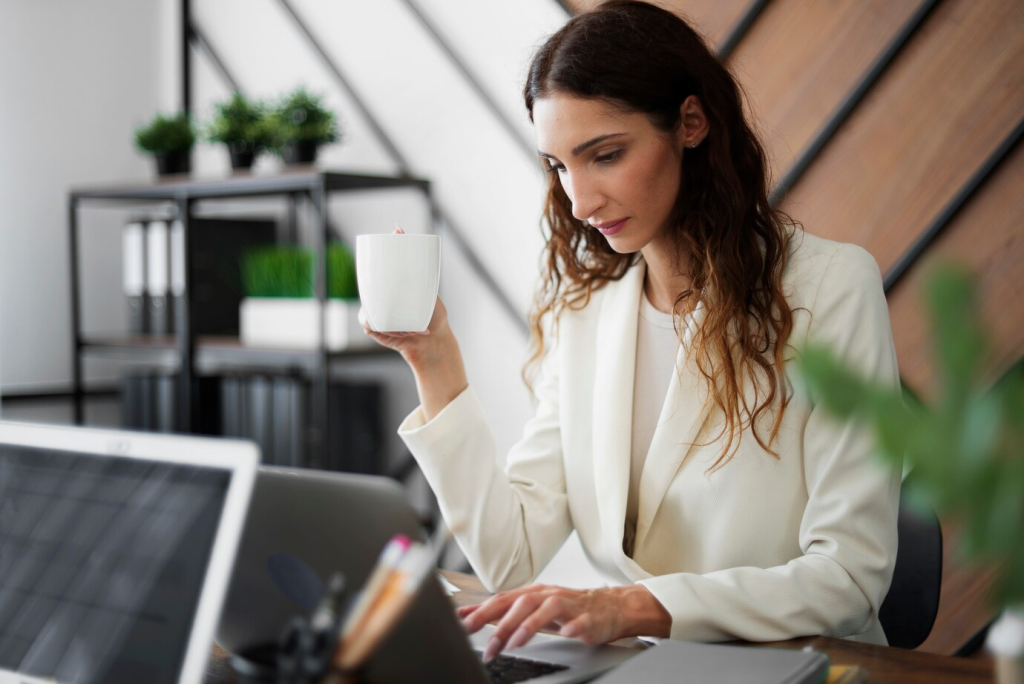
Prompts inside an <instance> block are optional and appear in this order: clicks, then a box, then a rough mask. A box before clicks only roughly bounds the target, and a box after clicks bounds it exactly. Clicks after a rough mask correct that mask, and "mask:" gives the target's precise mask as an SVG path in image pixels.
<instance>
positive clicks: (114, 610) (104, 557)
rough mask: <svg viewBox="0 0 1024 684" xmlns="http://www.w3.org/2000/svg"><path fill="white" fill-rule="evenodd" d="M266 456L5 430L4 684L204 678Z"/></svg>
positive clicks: (234, 446) (194, 442)
mask: <svg viewBox="0 0 1024 684" xmlns="http://www.w3.org/2000/svg"><path fill="white" fill-rule="evenodd" d="M258 461H259V455H258V452H257V450H256V448H255V447H254V446H253V445H252V444H248V443H243V442H231V441H227V440H214V439H200V438H193V437H171V436H164V435H151V434H142V433H131V432H121V431H113V430H94V429H85V428H69V427H52V426H44V425H21V424H14V423H2V422H0V684H6V683H8V682H10V683H14V682H17V683H18V684H41V683H42V682H47V683H51V684H52V682H55V681H56V682H76V683H77V682H82V683H88V682H104V683H106V684H121V683H125V684H127V683H129V682H130V683H132V684H136V683H137V682H147V683H155V684H164V683H167V684H173V683H179V684H191V683H193V682H200V681H202V677H203V674H204V670H205V668H206V661H207V658H208V657H209V655H210V646H211V644H212V642H213V633H214V629H215V627H216V624H217V618H218V616H219V614H220V609H221V606H222V604H223V599H224V594H225V589H226V587H227V582H228V579H229V577H230V573H231V565H232V562H233V560H234V557H235V552H236V550H237V546H238V541H239V536H240V534H241V530H242V525H243V523H244V520H245V512H246V507H247V506H248V503H249V498H250V495H251V493H252V486H253V481H254V479H255V473H256V466H257V464H258Z"/></svg>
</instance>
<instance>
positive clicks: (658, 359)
mask: <svg viewBox="0 0 1024 684" xmlns="http://www.w3.org/2000/svg"><path fill="white" fill-rule="evenodd" d="M674 318H675V317H674V316H673V315H672V314H670V313H663V312H661V311H658V310H657V309H655V308H654V305H653V304H651V301H650V300H649V299H647V293H646V292H643V293H642V294H641V295H640V315H639V316H638V317H637V331H636V374H635V376H634V378H633V450H632V457H631V460H630V465H629V494H628V496H627V498H626V529H625V531H624V533H623V537H622V550H623V552H624V553H625V554H626V555H627V556H629V557H630V558H632V557H633V542H634V541H635V539H636V519H637V514H638V512H639V510H640V475H641V473H643V470H644V461H645V460H647V452H648V450H649V449H650V448H651V439H652V438H653V437H654V429H655V428H656V427H657V426H658V416H660V415H661V407H662V406H664V405H665V398H666V393H667V392H668V387H669V381H670V380H671V379H672V373H673V372H675V368H676V355H677V353H678V351H679V337H678V335H677V333H676V329H675V325H674V323H673V319H674Z"/></svg>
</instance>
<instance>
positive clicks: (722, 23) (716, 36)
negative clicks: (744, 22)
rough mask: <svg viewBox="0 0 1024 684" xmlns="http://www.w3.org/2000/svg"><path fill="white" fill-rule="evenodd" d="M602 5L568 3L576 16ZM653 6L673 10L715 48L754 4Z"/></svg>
mask: <svg viewBox="0 0 1024 684" xmlns="http://www.w3.org/2000/svg"><path fill="white" fill-rule="evenodd" d="M600 4H601V0H569V6H570V7H572V8H573V10H575V11H576V12H585V11H586V10H588V9H592V8H594V7H597V6H598V5H600ZM651 4H652V5H658V6H659V7H664V8H665V9H668V10H672V11H673V12H675V13H676V14H679V15H680V16H683V17H685V18H686V19H688V20H690V21H691V22H693V24H694V27H695V28H696V29H697V30H698V31H700V32H701V33H702V34H703V35H704V37H705V38H707V39H708V41H709V42H710V44H711V46H712V47H714V46H715V45H718V44H719V43H721V41H722V39H723V38H724V37H725V35H726V34H727V33H728V32H729V29H730V28H731V27H733V26H735V25H736V22H737V21H739V19H740V17H742V16H743V13H744V12H745V11H746V10H747V9H748V8H749V7H750V6H751V4H753V3H752V0H653V1H652V2H651Z"/></svg>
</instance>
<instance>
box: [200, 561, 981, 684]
mask: <svg viewBox="0 0 1024 684" xmlns="http://www.w3.org/2000/svg"><path fill="white" fill-rule="evenodd" d="M441 574H443V575H444V576H445V577H446V578H447V579H448V581H450V582H451V583H452V584H454V585H455V586H457V587H459V588H460V589H461V590H462V591H460V592H459V593H457V594H455V596H453V597H452V601H453V602H454V603H455V605H456V606H468V605H473V604H475V603H480V602H482V601H484V600H485V599H486V598H487V597H488V596H490V594H489V593H488V592H487V590H486V589H484V587H483V585H482V584H480V581H479V580H478V579H477V578H476V577H473V576H471V575H466V574H463V573H460V572H451V571H448V570H445V571H442V573H441ZM630 641H633V640H630ZM757 645H758V646H772V647H777V648H803V647H804V646H813V647H814V648H815V649H817V650H819V651H821V652H822V653H825V654H827V655H828V657H829V659H830V660H831V661H832V663H833V664H837V665H860V666H861V667H863V668H865V669H866V670H867V671H868V673H869V675H870V680H869V681H870V683H871V684H887V683H890V682H891V683H893V684H895V683H897V682H898V683H899V684H925V683H927V684H934V683H935V682H943V683H944V684H982V683H984V684H990V683H991V682H993V681H994V675H993V668H992V662H991V661H990V660H987V659H965V658H953V657H952V656H942V655H935V654H932V653H921V652H918V651H906V650H903V649H900V648H889V647H886V646H875V645H872V644H861V643H856V642H853V641H847V640H845V639H831V638H829V637H804V638H801V639H791V640H789V641H778V642H773V643H768V644H757ZM636 647H637V648H640V646H639V645H637V646H636ZM234 681H235V678H234V676H233V675H232V673H231V672H230V668H229V667H228V665H227V656H226V654H225V653H224V651H222V650H221V649H220V648H219V647H217V646H214V647H213V653H212V655H211V657H210V663H209V665H208V666H207V676H206V682H207V683H208V684H233V682H234Z"/></svg>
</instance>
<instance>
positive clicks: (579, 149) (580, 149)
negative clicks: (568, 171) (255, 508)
mask: <svg viewBox="0 0 1024 684" xmlns="http://www.w3.org/2000/svg"><path fill="white" fill-rule="evenodd" d="M624 135H626V134H625V133H609V134H608V135H599V136H597V137H596V138H593V139H591V140H588V141H587V142H585V143H581V144H579V145H577V146H576V147H574V148H572V156H574V157H578V156H580V155H581V154H583V153H584V152H586V151H587V150H589V149H590V148H591V147H593V146H594V145H597V144H598V143H602V142H604V141H605V140H610V139H612V138H620V137H622V136H624ZM537 154H539V155H540V156H542V157H545V158H547V159H554V158H555V157H553V156H552V155H550V154H548V153H547V152H541V151H540V150H537Z"/></svg>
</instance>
